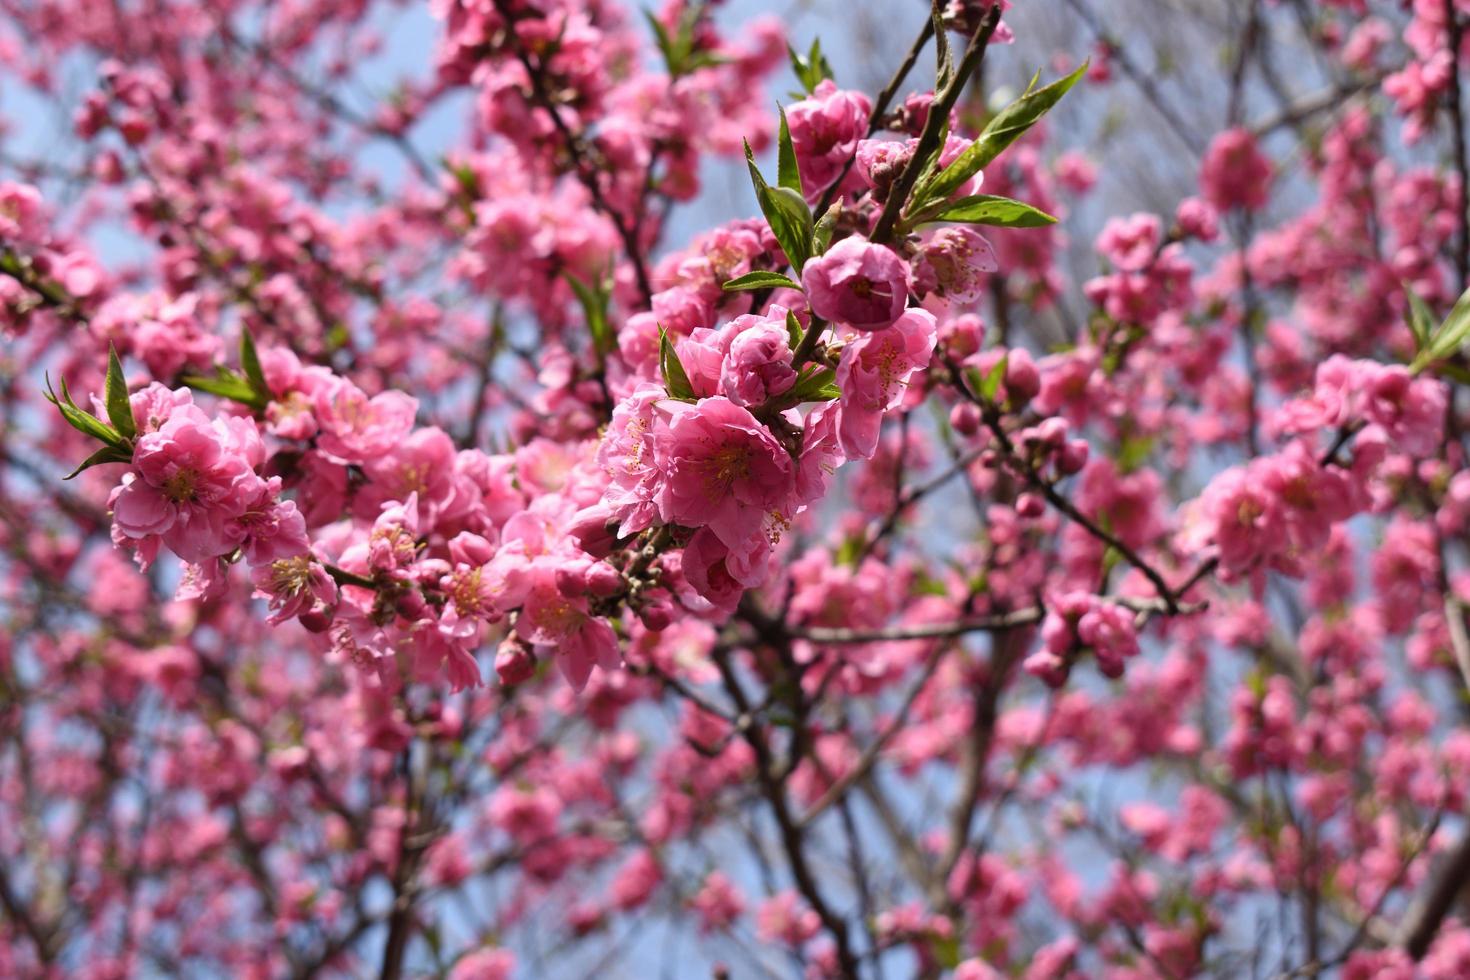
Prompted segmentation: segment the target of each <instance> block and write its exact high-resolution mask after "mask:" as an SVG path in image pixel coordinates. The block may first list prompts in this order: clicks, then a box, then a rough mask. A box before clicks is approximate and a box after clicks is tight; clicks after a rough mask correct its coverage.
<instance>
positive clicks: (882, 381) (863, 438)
mask: <svg viewBox="0 0 1470 980" xmlns="http://www.w3.org/2000/svg"><path fill="white" fill-rule="evenodd" d="M936 338H937V330H936V323H935V319H934V315H933V314H931V313H929V312H928V311H927V310H919V309H914V310H909V311H908V312H906V313H904V314H903V316H901V317H900V318H899V319H898V320H897V322H896V323H895V324H894V325H893V329H892V330H885V331H882V332H879V333H870V334H862V335H860V336H858V338H857V339H856V340H854V341H852V342H851V343H850V344H848V345H847V346H846V347H845V348H844V349H843V351H842V359H841V360H840V361H839V362H838V365H837V386H838V387H839V388H841V389H842V400H841V405H842V417H841V422H840V423H839V427H838V434H839V437H840V439H841V442H842V449H843V452H845V453H846V454H847V456H848V458H849V459H870V458H872V455H873V453H874V451H875V450H876V449H877V446H878V430H879V428H880V427H881V426H882V423H883V415H884V413H885V412H887V411H889V410H891V409H893V408H894V407H896V406H897V405H898V404H899V402H900V401H902V400H903V397H904V393H905V391H906V390H907V387H908V383H909V379H910V378H912V377H913V375H914V374H915V373H916V372H917V371H920V370H922V369H923V368H925V367H927V366H928V364H929V358H930V356H931V355H932V354H933V353H934V344H935V341H936Z"/></svg>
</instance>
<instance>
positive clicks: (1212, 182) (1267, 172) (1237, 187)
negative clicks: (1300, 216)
mask: <svg viewBox="0 0 1470 980" xmlns="http://www.w3.org/2000/svg"><path fill="white" fill-rule="evenodd" d="M1199 185H1200V190H1201V192H1202V193H1203V194H1204V196H1205V200H1207V201H1209V202H1210V203H1211V204H1213V205H1214V206H1215V207H1217V208H1219V209H1220V210H1221V211H1228V210H1230V209H1231V208H1244V209H1245V210H1247V211H1259V210H1260V209H1261V208H1263V207H1265V206H1266V197H1267V194H1268V192H1269V191H1270V187H1271V161H1270V160H1268V159H1266V157H1265V155H1264V154H1262V153H1261V151H1260V149H1259V148H1258V147H1257V145H1256V138H1255V137H1254V136H1252V135H1251V133H1250V131H1249V130H1247V129H1227V130H1226V131H1225V132H1223V133H1220V134H1219V135H1217V136H1216V137H1215V138H1214V139H1213V140H1211V142H1210V147H1209V149H1208V151H1206V153H1205V159H1204V163H1202V164H1201V165H1200V175H1199Z"/></svg>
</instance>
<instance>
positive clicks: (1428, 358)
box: [1409, 290, 1470, 374]
mask: <svg viewBox="0 0 1470 980" xmlns="http://www.w3.org/2000/svg"><path fill="white" fill-rule="evenodd" d="M1467 336H1470V290H1466V291H1465V292H1464V294H1463V295H1461V296H1460V298H1459V299H1458V300H1456V301H1455V307H1454V309H1452V310H1450V315H1449V316H1447V317H1445V320H1444V322H1443V323H1441V324H1440V325H1439V329H1438V330H1436V331H1435V332H1434V336H1432V337H1430V338H1429V343H1428V345H1427V346H1426V347H1425V348H1424V349H1423V350H1421V351H1420V352H1419V356H1418V357H1416V358H1414V363H1413V364H1411V365H1409V370H1411V371H1413V372H1414V373H1416V374H1417V373H1418V372H1420V371H1422V370H1424V369H1425V368H1426V367H1428V366H1429V365H1431V364H1433V363H1434V362H1435V361H1439V360H1443V359H1444V358H1446V357H1449V356H1450V355H1451V354H1453V353H1455V352H1456V351H1457V350H1459V349H1460V346H1461V345H1462V344H1464V343H1465V338H1466V337H1467Z"/></svg>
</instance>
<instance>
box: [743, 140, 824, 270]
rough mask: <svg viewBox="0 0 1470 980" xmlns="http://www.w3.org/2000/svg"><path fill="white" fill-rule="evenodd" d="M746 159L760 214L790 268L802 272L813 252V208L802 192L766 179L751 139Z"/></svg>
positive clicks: (747, 145) (746, 149)
mask: <svg viewBox="0 0 1470 980" xmlns="http://www.w3.org/2000/svg"><path fill="white" fill-rule="evenodd" d="M745 162H746V165H747V166H748V167H749V169H750V180H751V183H752V184H754V185H755V197H756V201H757V202H758V203H759V204H760V208H761V214H763V215H764V216H765V219H766V223H767V224H769V225H770V226H771V233H772V234H774V235H775V236H776V241H777V242H779V243H780V245H781V250H782V251H783V252H785V253H786V258H787V259H788V260H789V261H790V262H791V268H792V269H793V270H794V271H795V272H797V273H798V274H800V272H801V267H802V266H803V265H805V264H806V260H807V259H809V258H811V256H812V209H811V208H810V207H809V206H807V203H806V198H804V197H802V196H801V194H800V193H799V192H797V191H794V190H792V189H791V188H789V187H772V186H770V185H769V184H767V183H766V179H765V178H764V177H762V176H761V172H760V168H758V167H757V166H756V165H755V154H754V153H753V152H751V149H750V144H749V143H748V142H747V143H746V144H745Z"/></svg>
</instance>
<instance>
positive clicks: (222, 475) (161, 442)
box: [109, 405, 264, 563]
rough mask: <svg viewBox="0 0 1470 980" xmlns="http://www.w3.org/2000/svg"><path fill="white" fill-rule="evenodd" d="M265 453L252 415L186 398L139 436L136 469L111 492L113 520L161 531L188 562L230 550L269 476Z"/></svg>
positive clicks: (142, 534) (141, 533) (128, 527)
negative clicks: (222, 413) (217, 412)
mask: <svg viewBox="0 0 1470 980" xmlns="http://www.w3.org/2000/svg"><path fill="white" fill-rule="evenodd" d="M262 455H263V450H262V448H261V445H260V437H259V435H258V434H257V432H256V429H255V425H254V423H252V422H250V421H249V420H247V419H241V418H235V417H225V418H216V419H213V420H210V419H209V418H208V417H206V416H205V415H204V413H203V412H201V411H200V410H199V409H197V408H195V407H193V406H192V405H185V406H182V407H180V408H178V409H176V410H175V411H174V412H173V414H171V415H170V416H169V418H168V420H167V421H166V422H164V423H163V425H161V426H160V427H159V428H158V429H157V430H156V431H153V432H149V433H147V434H145V435H143V436H140V437H139V438H138V442H137V446H136V448H135V449H134V451H133V467H134V471H133V472H132V473H129V474H128V475H127V476H126V477H125V478H124V482H123V483H122V485H120V486H119V487H118V488H117V489H116V490H114V491H113V493H112V496H111V498H110V500H109V505H110V506H111V509H112V512H113V521H114V527H115V528H116V530H117V531H118V532H119V533H121V534H122V535H123V536H124V537H126V538H131V539H133V540H140V539H145V538H150V537H160V538H161V539H162V541H163V543H164V544H166V545H167V546H168V547H169V549H170V550H172V551H173V552H174V553H175V554H177V555H178V556H179V557H180V558H182V559H184V560H185V561H187V562H194V563H197V562H202V561H204V560H206V559H209V558H215V557H219V556H221V555H227V554H229V553H230V552H232V551H234V550H235V548H236V547H238V546H239V545H240V544H241V542H242V541H243V538H244V535H243V533H242V531H241V528H240V527H239V525H237V524H236V523H235V521H234V519H235V518H238V517H239V516H240V515H241V514H243V513H244V512H245V509H246V507H247V506H248V501H250V500H252V499H256V498H257V495H258V493H259V490H260V487H261V485H262V484H263V483H264V481H262V480H261V478H260V477H259V476H257V475H256V473H255V466H257V465H258V464H259V463H260V461H261V458H262Z"/></svg>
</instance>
